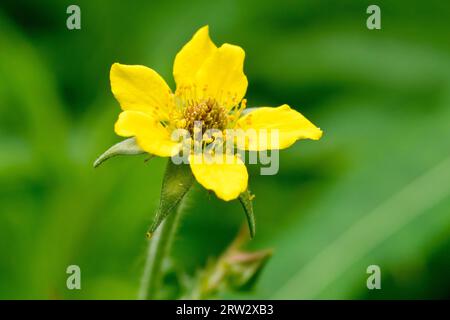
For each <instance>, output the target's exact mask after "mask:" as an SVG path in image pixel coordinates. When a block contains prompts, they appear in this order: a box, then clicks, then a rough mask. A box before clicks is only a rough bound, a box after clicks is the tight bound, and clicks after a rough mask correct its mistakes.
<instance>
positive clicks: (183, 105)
mask: <svg viewBox="0 0 450 320" xmlns="http://www.w3.org/2000/svg"><path fill="white" fill-rule="evenodd" d="M244 57H245V52H244V50H243V49H242V48H241V47H238V46H235V45H231V44H227V43H225V44H223V45H222V46H220V47H217V46H216V45H215V44H214V43H213V42H212V41H211V39H210V37H209V30H208V26H205V27H203V28H201V29H200V30H198V31H197V32H196V33H195V35H194V36H193V37H192V39H191V40H190V41H189V42H188V43H187V44H186V45H185V46H184V47H183V48H182V49H181V51H180V52H179V53H178V54H177V55H176V57H175V62H174V64H173V75H174V78H175V82H176V91H175V92H174V93H173V92H172V91H171V89H170V88H169V86H168V85H167V84H166V82H165V81H164V80H163V79H162V78H161V76H160V75H158V73H156V72H155V71H154V70H152V69H150V68H147V67H144V66H140V65H122V64H119V63H115V64H113V65H112V67H111V72H110V79H111V88H112V92H113V94H114V96H115V97H116V99H117V100H118V101H119V103H120V106H121V108H122V110H123V111H122V112H121V114H120V115H119V119H118V120H117V122H116V124H115V132H116V133H117V134H118V135H120V136H123V137H135V138H136V141H137V144H138V145H139V147H140V148H142V149H143V150H144V151H146V152H148V153H150V154H153V155H157V156H160V157H171V156H174V155H176V154H178V153H179V152H180V150H181V148H182V145H181V143H180V142H178V141H173V140H172V139H171V133H172V131H173V130H174V129H178V128H181V129H186V130H188V131H189V132H191V133H192V130H193V126H194V122H195V121H200V122H201V123H202V126H203V128H204V129H211V128H214V129H219V130H222V131H223V130H225V129H233V128H239V129H243V130H246V129H254V130H257V131H258V130H262V129H264V130H278V134H279V146H278V147H277V149H284V148H287V147H289V146H291V145H292V144H293V143H294V142H295V141H297V140H298V139H313V140H317V139H319V138H320V137H321V136H322V131H321V130H320V129H319V128H317V127H316V126H314V125H313V124H312V123H311V122H310V121H309V120H308V119H306V118H305V117H304V116H303V115H301V114H300V113H298V112H297V111H295V110H293V109H291V108H290V107H289V106H288V105H282V106H280V107H277V108H270V107H262V108H258V109H256V110H255V111H252V112H250V113H247V114H245V115H242V111H243V109H245V105H246V100H245V99H244V96H245V93H246V91H247V85H248V82H247V77H246V76H245V74H244V70H243V68H244ZM225 138H226V136H225ZM260 140H261V139H258V138H255V137H253V138H250V137H247V139H246V142H245V145H244V146H243V148H244V149H246V150H254V151H257V150H266V149H270V148H271V144H270V143H268V142H266V143H264V142H263V141H260ZM222 156H223V155H220V154H215V155H214V158H218V157H219V158H220V157H222ZM196 157H201V156H200V155H196V154H194V153H192V154H191V156H190V157H189V160H190V167H191V170H192V173H193V174H194V176H195V178H196V179H197V181H198V182H199V183H200V184H201V185H202V186H203V187H205V188H206V189H208V190H212V191H214V192H215V193H216V195H217V196H218V197H219V198H221V199H223V200H226V201H229V200H232V199H236V198H237V197H239V195H240V194H241V193H242V192H244V191H245V190H246V189H247V182H248V173H247V169H246V167H245V165H244V163H243V162H242V161H241V159H240V158H239V157H238V156H237V155H234V160H235V161H234V162H232V163H229V162H225V161H212V162H205V161H194V160H195V159H196Z"/></svg>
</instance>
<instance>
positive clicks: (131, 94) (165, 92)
mask: <svg viewBox="0 0 450 320" xmlns="http://www.w3.org/2000/svg"><path fill="white" fill-rule="evenodd" d="M110 80H111V90H112V92H113V94H114V96H115V97H116V99H117V100H118V101H119V103H120V106H121V107H122V110H124V111H126V110H134V111H142V112H146V113H148V114H149V115H151V116H152V117H154V118H157V119H159V120H168V119H169V112H170V111H171V110H172V109H173V105H174V103H173V95H172V92H171V90H170V88H169V86H168V85H167V84H166V82H165V81H164V79H163V78H161V76H160V75H159V74H158V73H157V72H156V71H154V70H152V69H150V68H147V67H145V66H140V65H134V66H130V65H124V64H119V63H114V64H113V65H112V67H111V71H110Z"/></svg>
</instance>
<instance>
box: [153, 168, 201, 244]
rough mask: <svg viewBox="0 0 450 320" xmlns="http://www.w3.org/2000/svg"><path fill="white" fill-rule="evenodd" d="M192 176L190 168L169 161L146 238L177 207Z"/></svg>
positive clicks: (187, 189) (191, 181)
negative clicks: (153, 218)
mask: <svg viewBox="0 0 450 320" xmlns="http://www.w3.org/2000/svg"><path fill="white" fill-rule="evenodd" d="M193 182H194V176H193V175H192V172H191V168H190V167H189V165H186V164H178V165H177V164H174V163H173V162H172V161H171V160H170V159H169V160H168V162H167V167H166V172H165V173H164V179H163V183H162V187H161V199H160V202H159V208H158V211H157V212H156V216H155V220H154V221H153V224H152V226H151V227H150V230H149V231H148V233H147V236H148V237H149V238H150V237H151V236H152V234H153V233H154V232H155V230H156V229H157V228H158V226H159V225H160V224H161V222H162V221H163V220H164V219H165V218H166V217H167V216H168V215H169V214H170V213H171V212H172V211H173V210H175V208H176V207H177V206H178V204H179V203H180V201H181V200H182V199H183V197H184V196H185V195H186V193H187V192H188V191H189V189H190V187H191V186H192V183H193Z"/></svg>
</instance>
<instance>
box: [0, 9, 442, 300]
mask: <svg viewBox="0 0 450 320" xmlns="http://www.w3.org/2000/svg"><path fill="white" fill-rule="evenodd" d="M125 3H126V4H125ZM69 4H78V5H79V6H80V7H81V25H82V29H81V30H73V31H70V30H68V29H67V28H66V18H67V16H68V15H67V14H66V8H67V6H68V5H69ZM369 4H372V3H371V2H368V1H348V0H345V1H268V0H266V1H264V0H258V1H237V0H235V1H230V0H218V1H209V0H208V1H178V2H172V1H133V2H132V3H131V1H130V2H123V1H87V0H86V1H50V0H41V1H2V3H1V5H0V210H1V211H0V298H2V299H19V298H26V299H28V298H39V299H78V298H80V299H110V298H124V299H134V298H136V294H137V290H138V284H139V278H140V275H141V271H142V267H143V262H144V258H145V249H146V240H145V232H146V230H147V228H148V227H149V225H150V224H151V221H152V219H153V213H154V211H155V209H156V207H157V204H158V199H159V189H160V185H161V180H162V175H163V170H164V165H165V160H164V159H152V160H151V161H149V162H148V163H144V160H145V157H144V156H134V157H121V158H115V159H112V160H109V161H108V162H107V163H105V164H104V165H103V166H102V167H100V168H98V169H95V170H94V169H93V168H92V163H93V161H94V159H95V158H96V157H97V156H98V155H99V154H101V153H102V152H103V151H104V150H106V149H107V148H108V147H109V146H110V145H112V144H113V143H115V142H118V141H120V138H119V137H117V136H116V135H115V134H114V132H113V124H114V122H115V120H116V118H117V115H118V113H119V111H120V108H119V105H118V103H117V102H116V101H115V99H114V97H113V96H112V94H111V91H110V86H109V69H110V66H111V64H112V63H114V62H121V63H125V64H143V65H147V66H149V67H151V68H154V69H155V70H157V71H158V72H159V73H160V74H161V75H162V76H163V77H164V78H165V79H166V80H167V81H168V83H169V84H170V85H171V86H172V88H174V82H173V79H172V74H171V73H172V63H173V59H174V56H175V54H176V53H177V52H178V50H179V49H180V48H181V47H182V45H183V44H184V43H185V42H187V41H188V40H189V39H190V37H191V36H192V34H193V33H194V32H195V31H196V30H197V29H198V28H199V27H201V26H203V25H205V24H209V26H210V32H211V36H212V38H213V40H214V41H215V43H216V44H221V43H224V42H229V43H233V44H238V45H240V46H242V47H243V48H244V49H245V51H246V62H245V72H246V74H247V76H248V79H249V87H248V92H247V98H248V106H249V107H254V106H260V105H270V106H278V105H281V104H283V103H288V104H289V105H291V106H293V107H295V108H296V109H297V110H299V111H301V112H302V113H303V114H304V115H305V116H307V117H308V118H309V119H311V120H312V121H313V122H314V123H315V124H316V125H318V126H320V127H321V128H322V129H323V130H324V136H323V138H322V139H321V140H320V141H318V142H315V141H314V142H312V141H300V142H298V143H296V144H295V145H294V146H293V147H291V148H290V149H288V150H284V151H282V152H281V153H280V171H279V173H278V174H277V175H275V176H261V175H259V168H258V166H250V175H251V178H250V185H251V189H252V191H253V192H254V193H255V194H256V199H255V201H254V207H255V213H256V219H257V233H256V238H255V239H254V240H253V241H251V242H250V244H249V248H250V249H264V248H273V249H274V255H273V257H272V258H271V260H270V261H269V262H268V264H267V265H266V268H265V269H264V270H263V272H262V274H261V276H260V278H259V281H258V282H257V284H256V286H255V288H254V289H253V291H250V292H245V293H244V292H242V293H236V292H234V293H227V294H225V295H224V296H223V297H226V298H284V299H303V298H308V299H316V298H321V299H323V298H332V299H336V298H339V299H341V298H343V299H349V298H360V299H379V298H383V299H388V298H448V297H450V273H449V270H450V259H449V257H450V237H449V235H450V157H449V156H450V148H449V141H450V125H449V124H450V42H449V41H448V36H449V33H450V27H449V21H450V5H449V4H448V3H446V2H445V1H441V0H429V1H418V0H415V1H377V4H378V5H379V6H380V7H381V13H382V30H374V31H370V30H368V29H367V28H366V19H367V16H368V15H367V14H366V8H367V6H368V5H369ZM243 221H244V213H243V211H242V209H241V208H240V205H239V203H237V202H236V201H234V202H227V203H226V202H222V201H219V200H218V199H216V198H215V196H214V195H209V194H208V193H207V192H206V191H205V190H204V189H202V188H200V187H199V186H196V187H195V188H194V189H193V190H192V191H191V192H190V197H189V200H188V203H187V210H186V212H185V214H184V217H183V219H182V224H181V228H180V229H179V232H178V234H177V236H176V242H175V247H174V254H173V256H174V260H175V266H176V267H177V269H180V270H182V271H183V272H186V273H188V274H192V273H193V272H194V270H195V269H196V268H198V267H199V266H203V265H204V264H205V263H206V261H207V259H208V257H214V256H217V255H218V254H220V252H222V251H223V249H224V248H225V247H226V246H227V245H228V243H229V242H230V241H231V240H232V239H233V237H234V236H235V234H236V233H237V231H238V229H239V227H240V225H241V224H242V223H243ZM70 264H76V265H79V266H80V267H81V272H82V290H80V291H76V290H75V291H69V290H67V288H66V278H67V274H66V267H67V266H68V265H70ZM371 264H376V265H379V266H380V268H381V272H382V289H381V290H372V291H370V290H368V289H367V288H366V279H367V276H368V275H367V274H366V268H367V266H369V265H371Z"/></svg>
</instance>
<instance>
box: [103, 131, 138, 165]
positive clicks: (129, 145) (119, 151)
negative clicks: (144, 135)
mask: <svg viewBox="0 0 450 320" xmlns="http://www.w3.org/2000/svg"><path fill="white" fill-rule="evenodd" d="M142 153H145V151H144V150H142V149H141V147H139V146H138V144H137V143H136V138H134V137H133V138H129V139H126V140H123V141H121V142H119V143H116V144H115V145H113V146H112V147H111V148H109V149H108V150H106V151H105V152H104V153H103V154H102V155H101V156H100V157H98V158H97V160H95V162H94V168H97V167H98V166H99V165H101V164H102V163H103V162H105V161H106V160H108V159H109V158H112V157H115V156H119V155H137V154H142Z"/></svg>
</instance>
